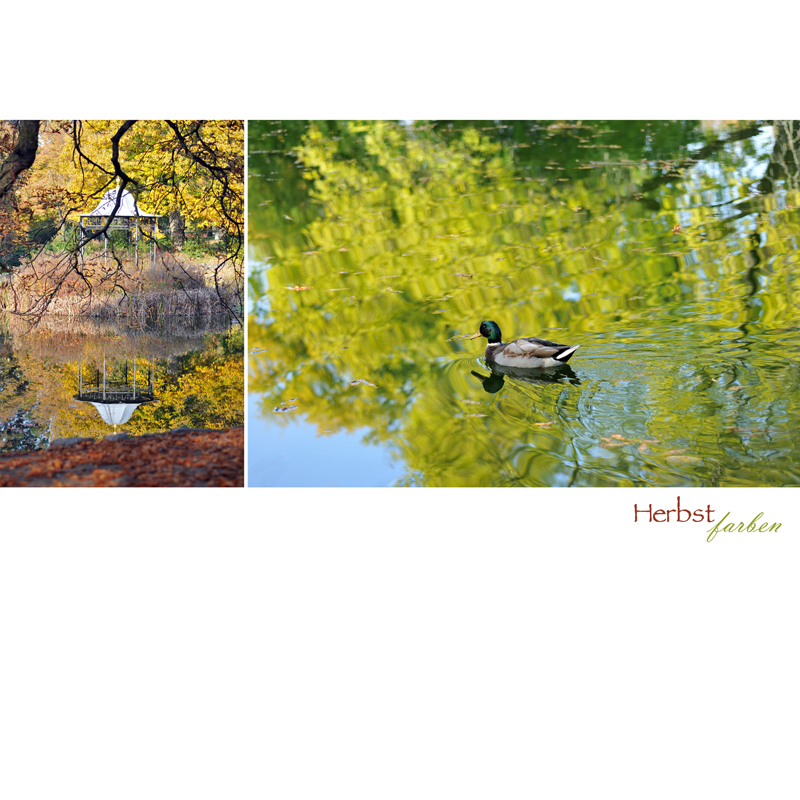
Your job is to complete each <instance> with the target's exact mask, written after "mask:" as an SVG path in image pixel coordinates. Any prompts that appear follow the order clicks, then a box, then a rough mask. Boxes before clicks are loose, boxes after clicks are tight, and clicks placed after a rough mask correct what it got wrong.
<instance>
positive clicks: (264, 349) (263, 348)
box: [250, 347, 269, 356]
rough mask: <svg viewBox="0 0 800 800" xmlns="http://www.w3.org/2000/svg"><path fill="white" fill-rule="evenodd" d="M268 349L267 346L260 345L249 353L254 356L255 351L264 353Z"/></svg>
mask: <svg viewBox="0 0 800 800" xmlns="http://www.w3.org/2000/svg"><path fill="white" fill-rule="evenodd" d="M267 350H269V348H268V347H262V348H261V349H260V350H251V351H250V355H251V356H254V355H255V354H256V353H266V352H267Z"/></svg>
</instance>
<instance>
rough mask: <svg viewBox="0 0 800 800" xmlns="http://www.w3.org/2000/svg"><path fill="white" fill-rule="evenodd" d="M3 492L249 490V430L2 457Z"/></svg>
mask: <svg viewBox="0 0 800 800" xmlns="http://www.w3.org/2000/svg"><path fill="white" fill-rule="evenodd" d="M0 486H244V428H243V427H241V426H240V427H238V428H230V429H228V430H224V431H210V430H192V429H187V428H182V429H178V430H174V431H170V432H169V433H158V434H149V435H146V436H135V437H127V436H117V437H110V438H107V439H104V440H102V441H95V440H92V439H79V440H77V441H74V442H72V443H70V444H62V445H58V444H55V446H54V445H51V446H50V448H49V449H48V450H40V451H37V452H33V453H26V454H25V455H7V456H0Z"/></svg>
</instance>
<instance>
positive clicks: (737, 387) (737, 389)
mask: <svg viewBox="0 0 800 800" xmlns="http://www.w3.org/2000/svg"><path fill="white" fill-rule="evenodd" d="M739 389H744V386H729V387H728V388H727V389H726V390H725V391H727V392H738V391H739Z"/></svg>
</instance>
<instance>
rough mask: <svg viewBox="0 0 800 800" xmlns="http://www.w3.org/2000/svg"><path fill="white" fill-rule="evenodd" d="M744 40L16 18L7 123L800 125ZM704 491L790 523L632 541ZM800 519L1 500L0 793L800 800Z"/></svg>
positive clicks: (738, 493) (471, 495) (446, 504)
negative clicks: (775, 121)
mask: <svg viewBox="0 0 800 800" xmlns="http://www.w3.org/2000/svg"><path fill="white" fill-rule="evenodd" d="M749 14H750V15H751V16H750V17H749V18H748V19H746V20H743V19H742V18H741V16H738V15H737V12H736V10H735V9H734V8H733V7H731V8H726V9H724V10H722V11H720V10H716V11H714V12H713V13H712V12H711V11H710V10H709V11H706V10H705V7H703V6H701V5H699V4H693V5H692V6H691V7H689V6H677V7H659V8H658V9H655V10H652V11H647V12H644V11H642V9H641V7H640V6H639V5H638V4H637V5H634V4H620V3H617V4H603V5H597V4H595V5H593V6H591V7H590V8H589V9H587V8H584V7H583V6H580V5H574V4H570V5H567V6H564V5H563V4H562V6H559V7H558V8H557V9H555V10H553V9H549V10H543V9H541V8H537V7H535V6H530V7H529V8H527V9H523V8H522V7H514V6H502V5H497V4H495V5H494V6H488V7H486V6H468V5H463V4H461V5H455V4H452V5H447V6H444V5H443V4H436V5H435V4H431V3H426V4H422V3H406V4H403V5H399V6H377V5H375V4H367V3H360V4H354V3H348V4H317V3H305V4H303V5H299V4H296V5H293V6H282V7H280V8H277V9H276V8H272V7H269V6H259V7H252V6H248V7H245V6H244V4H241V3H229V4H227V5H226V6H224V7H219V8H217V7H208V8H201V7H191V8H189V7H181V8H180V9H176V10H175V11H172V10H170V9H168V8H167V7H165V6H164V5H163V4H158V5H157V4H152V3H143V4H139V6H138V7H137V8H136V10H135V12H134V11H133V10H132V9H131V8H130V7H126V8H125V9H119V10H116V9H112V8H107V7H103V8H102V9H101V8H99V7H98V8H97V9H87V8H83V7H81V8H80V9H79V8H77V7H74V6H61V7H59V9H58V10H56V11H51V10H49V9H44V8H40V7H35V10H32V9H30V8H28V9H26V8H18V7H16V6H15V7H14V9H13V10H12V11H8V12H7V14H6V16H7V17H8V19H7V20H6V21H4V39H5V40H6V45H7V49H6V53H5V54H6V58H5V67H6V69H5V70H4V78H3V85H2V89H3V95H2V97H0V106H2V109H3V117H4V118H25V117H33V116H37V117H38V116H42V117H45V118H48V117H49V118H58V117H62V116H63V117H73V116H82V117H87V118H100V117H105V116H110V117H127V116H139V117H161V116H163V115H168V116H170V117H173V118H175V117H178V118H182V117H197V116H212V117H220V118H224V117H236V118H242V117H249V118H278V119H280V118H282V117H293V118H306V117H323V118H324V117H336V118H350V117H359V116H361V117H366V118H380V117H389V118H424V117H431V116H434V117H440V118H442V117H444V118H447V117H469V118H478V119H480V118H498V117H506V118H514V117H517V118H537V117H542V118H576V117H583V118H586V119H590V118H592V117H601V116H603V117H608V116H611V117H618V118H620V117H622V118H624V117H629V118H630V117H641V118H648V117H654V118H694V117H702V118H718V119H731V118H749V117H770V116H773V115H774V116H776V117H782V116H792V114H793V112H796V108H794V109H793V108H792V107H791V106H790V105H789V106H788V107H787V105H788V103H790V102H791V98H794V97H796V92H795V91H794V90H792V91H783V87H782V82H783V81H784V76H787V81H788V79H789V78H791V77H792V76H793V75H794V74H795V73H796V70H795V68H794V65H793V64H792V63H791V52H789V50H787V51H786V53H784V52H783V51H782V50H781V49H780V48H779V47H777V46H774V45H770V49H769V59H766V58H765V57H760V56H758V55H757V53H758V52H759V51H758V49H757V48H756V44H757V42H755V40H754V39H753V38H752V37H756V38H758V37H759V36H763V35H764V34H763V32H762V33H759V30H760V29H759V27H758V25H757V24H756V22H757V17H758V12H757V11H754V10H752V9H751V10H750V12H749ZM31 15H33V17H32V16H31ZM78 22H80V24H78ZM768 27H769V26H768V25H767V26H765V29H766V28H768ZM765 41H766V40H765ZM476 458H480V453H476ZM678 494H680V496H681V504H682V505H684V506H686V507H691V508H693V509H694V508H697V507H703V508H705V506H706V505H708V504H709V503H710V504H711V506H712V508H714V509H715V510H717V512H718V514H717V515H716V516H715V518H719V517H721V516H722V514H723V513H724V512H725V511H730V512H731V517H730V519H734V520H736V521H739V520H741V521H744V522H748V521H749V520H750V519H751V518H752V517H753V516H755V514H756V513H758V512H759V511H763V512H764V519H765V520H767V521H770V522H780V523H782V527H781V529H780V531H778V532H777V533H769V534H766V533H751V534H748V533H735V534H720V535H718V537H717V538H716V539H715V540H714V541H713V542H711V543H707V542H706V540H705V538H706V529H707V528H708V527H709V526H708V525H701V524H696V523H685V524H678V523H674V522H673V523H669V524H655V523H645V522H641V521H640V522H638V523H634V522H633V505H634V503H639V504H640V505H641V504H645V505H647V504H649V503H651V502H652V503H653V504H654V505H660V506H661V507H664V508H672V507H674V503H675V497H676V496H677V495H678ZM799 497H800V495H799V494H798V490H797V489H750V490H741V489H705V490H704V489H693V490H686V489H683V490H673V489H670V490H665V489H658V490H648V489H639V490H595V489H580V490H576V491H570V490H533V489H531V490H519V491H515V492H512V491H503V490H488V489H487V490H316V491H311V490H268V489H251V490H246V491H235V490H216V491H212V490H208V491H201V490H134V491H124V490H88V491H81V490H52V489H51V490H3V491H2V492H0V503H2V515H0V518H1V519H2V527H0V647H1V648H2V649H1V650H0V753H1V754H2V766H0V796H2V797H3V798H9V799H10V800H18V799H20V800H22V799H25V800H27V798H35V799H36V800H39V799H40V798H41V799H42V800H51V798H65V797H66V798H71V797H76V798H81V799H82V800H90V799H91V800H94V798H97V799H98V800H100V799H101V798H102V800H117V799H118V798H136V799H137V800H141V799H142V798H148V800H149V799H150V798H152V799H154V800H155V799H156V798H157V799H159V800H160V798H170V800H173V799H174V798H192V800H198V799H200V798H202V799H205V798H225V799H226V800H228V798H236V799H237V800H240V799H241V800H244V799H248V798H276V800H295V799H297V800H319V799H320V798H339V797H342V798H347V799H348V800H361V798H364V800H378V799H380V800H384V798H403V800H405V799H406V798H415V800H417V799H420V798H422V799H425V800H427V798H435V800H440V799H441V798H458V800H463V799H464V798H492V800H494V799H495V798H503V800H508V799H509V798H531V797H541V798H548V799H549V798H581V800H582V799H583V798H595V797H613V798H631V799H633V798H636V800H639V799H640V798H648V799H649V798H662V797H663V798H675V797H680V798H717V797H719V798H726V800H729V799H730V798H754V797H759V798H760V797H769V798H771V799H772V798H796V797H797V796H798V790H800V776H799V775H798V770H797V766H796V764H797V752H798V744H800V742H798V738H799V737H798V722H797V721H798V717H799V716H800V715H799V714H798V712H799V711H800V708H799V706H800V702H799V701H800V698H799V697H798V674H800V673H799V672H798V667H799V666H800V664H799V663H798V661H799V660H800V659H799V658H798V639H797V616H798V608H800V603H799V602H798V601H800V596H799V595H800V589H798V585H800V584H799V582H798V579H797V573H798V556H799V555H800V548H799V547H798V514H797V511H796V507H797V501H798V499H799Z"/></svg>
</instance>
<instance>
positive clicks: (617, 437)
mask: <svg viewBox="0 0 800 800" xmlns="http://www.w3.org/2000/svg"><path fill="white" fill-rule="evenodd" d="M611 438H612V439H620V440H621V441H623V442H630V441H631V440H630V439H628V438H627V437H626V436H623V435H622V434H620V433H612V434H611Z"/></svg>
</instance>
